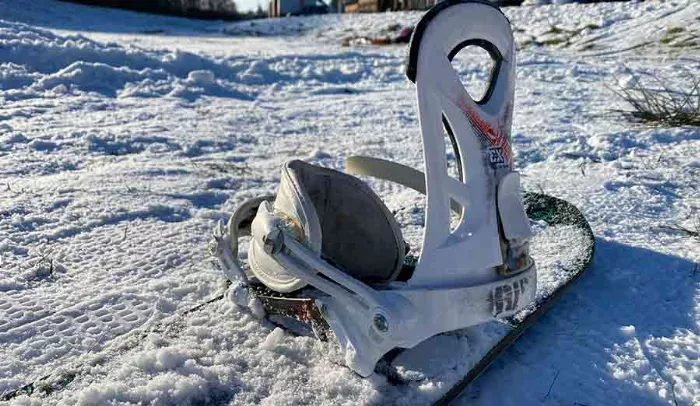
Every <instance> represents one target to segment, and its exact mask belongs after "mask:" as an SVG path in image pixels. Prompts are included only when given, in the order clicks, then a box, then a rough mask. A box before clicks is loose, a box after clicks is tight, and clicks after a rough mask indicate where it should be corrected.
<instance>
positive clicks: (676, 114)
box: [610, 69, 700, 127]
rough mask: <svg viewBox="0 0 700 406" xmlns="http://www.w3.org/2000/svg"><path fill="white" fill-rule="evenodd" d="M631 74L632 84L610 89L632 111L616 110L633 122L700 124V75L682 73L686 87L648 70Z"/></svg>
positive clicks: (668, 124)
mask: <svg viewBox="0 0 700 406" xmlns="http://www.w3.org/2000/svg"><path fill="white" fill-rule="evenodd" d="M627 73H628V74H630V75H631V77H632V80H631V83H632V84H631V85H630V86H625V87H623V86H617V87H616V88H612V87H611V88H610V89H611V90H612V91H613V92H614V93H615V94H616V95H617V96H619V97H620V98H622V99H623V100H624V101H626V102H627V104H629V105H630V106H631V110H616V111H615V112H617V113H621V114H622V115H623V116H625V117H627V118H628V119H629V120H630V121H635V122H641V123H644V124H647V125H655V126H670V127H682V126H697V127H700V76H696V75H694V74H691V73H686V74H685V75H681V77H683V79H684V80H685V83H684V85H683V90H680V89H674V88H671V87H670V86H668V85H667V82H666V81H664V80H662V79H660V78H658V77H657V76H655V75H653V74H649V73H635V72H632V71H631V70H630V69H627Z"/></svg>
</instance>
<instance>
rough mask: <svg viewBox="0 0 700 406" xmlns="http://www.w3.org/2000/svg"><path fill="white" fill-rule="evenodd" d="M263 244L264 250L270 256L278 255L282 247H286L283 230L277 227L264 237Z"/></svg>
mask: <svg viewBox="0 0 700 406" xmlns="http://www.w3.org/2000/svg"><path fill="white" fill-rule="evenodd" d="M262 242H263V250H265V252H266V253H267V254H268V255H274V254H276V253H278V252H279V251H280V250H281V249H282V245H284V234H283V233H282V230H280V229H279V228H277V227H275V228H273V229H272V230H270V232H269V233H267V234H265V235H264V236H263V238H262Z"/></svg>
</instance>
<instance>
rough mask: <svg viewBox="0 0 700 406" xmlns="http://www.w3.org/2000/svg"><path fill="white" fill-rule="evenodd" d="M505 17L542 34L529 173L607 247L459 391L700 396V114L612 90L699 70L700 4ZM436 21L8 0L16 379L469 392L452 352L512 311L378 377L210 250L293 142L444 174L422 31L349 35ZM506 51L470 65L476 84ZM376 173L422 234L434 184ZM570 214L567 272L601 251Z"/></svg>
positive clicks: (113, 400)
mask: <svg viewBox="0 0 700 406" xmlns="http://www.w3.org/2000/svg"><path fill="white" fill-rule="evenodd" d="M504 11H505V13H506V14H507V16H508V17H509V19H510V21H511V23H512V25H513V27H514V32H515V36H516V41H517V43H518V48H519V52H518V56H517V59H518V65H517V75H518V82H517V90H516V104H515V113H514V114H515V115H514V123H513V134H512V138H513V143H514V150H515V152H516V157H517V158H516V159H517V162H518V166H519V170H520V171H521V172H522V173H523V175H524V181H525V186H526V188H527V189H529V190H533V191H539V190H542V191H544V192H545V193H547V194H551V195H553V196H557V197H560V198H563V199H566V200H568V201H570V202H572V203H574V204H575V205H577V206H578V207H579V208H580V209H581V210H582V212H583V213H584V214H585V215H586V217H587V219H588V220H589V222H590V224H591V226H592V228H593V231H594V233H595V235H596V237H597V247H596V257H595V261H594V263H593V266H592V267H591V268H590V269H589V271H588V272H587V274H586V275H584V276H583V277H582V279H580V280H579V281H578V282H577V283H576V285H575V286H573V287H572V289H570V290H569V291H568V292H567V293H566V294H565V295H564V297H563V299H562V300H561V301H560V302H559V303H558V304H557V305H556V306H555V307H554V308H553V309H552V310H551V311H550V312H549V313H548V314H547V315H546V316H545V317H544V318H543V319H541V320H540V321H539V322H538V323H537V324H536V325H535V326H534V327H532V328H531V329H530V330H529V331H528V332H527V333H526V334H525V335H523V336H522V337H521V338H520V339H519V341H518V342H517V343H516V344H515V345H514V346H513V347H512V348H511V349H509V350H508V351H507V352H506V353H505V354H504V355H503V356H502V357H501V358H499V360H498V361H496V362H495V363H494V364H493V365H492V366H491V367H490V369H489V370H488V371H487V372H486V373H484V374H483V375H482V376H481V377H480V378H479V379H478V380H477V381H476V382H475V383H474V384H472V385H471V386H470V387H469V388H468V389H467V390H466V391H465V392H464V394H463V395H462V397H461V398H460V399H459V400H458V401H457V403H458V404H483V405H490V404H501V405H527V404H545V405H550V404H551V405H558V404H565V405H571V404H586V405H601V404H605V405H629V404H640V405H665V404H676V403H677V404H692V403H693V402H694V401H696V400H700V359H699V355H700V326H699V322H700V315H699V313H698V312H700V284H699V283H698V278H700V273H698V270H699V269H700V265H698V263H699V262H700V239H698V238H696V237H693V236H692V235H689V234H688V233H686V232H684V231H682V230H681V228H685V229H688V230H698V229H700V158H698V157H699V156H700V129H698V128H694V127H682V128H665V127H661V128H652V127H645V126H642V125H640V124H635V123H630V122H629V121H627V120H626V119H624V118H623V117H622V116H620V115H619V114H616V113H614V110H618V109H625V108H628V106H626V105H625V103H624V102H623V101H621V100H620V99H619V98H618V97H617V96H615V94H614V92H613V91H612V90H611V89H614V88H615V87H616V86H629V85H630V84H631V81H632V80H633V78H632V77H631V75H629V70H632V71H636V72H646V73H650V74H654V75H657V76H659V77H661V78H664V80H666V81H667V82H668V83H669V85H670V86H672V87H677V88H682V87H683V86H684V85H687V83H688V81H687V80H686V79H684V78H687V75H688V74H695V75H696V76H698V75H700V40H698V38H699V37H700V4H699V3H698V2H697V1H694V0H678V1H666V2H660V1H659V2H657V1H648V2H643V3H642V2H626V3H604V4H588V5H582V4H578V5H577V4H569V5H547V6H527V7H514V8H506V9H504ZM421 15H422V13H420V12H401V13H380V14H367V15H326V16H312V17H290V18H283V19H269V20H260V21H248V22H240V23H224V22H212V21H194V20H186V19H178V18H171V17H162V16H153V15H147V14H137V13H132V12H126V11H120V10H113V9H100V8H90V7H86V6H80V5H75V4H70V3H64V2H59V1H53V0H0V396H2V395H3V394H8V393H13V392H14V393H16V396H13V397H12V399H10V400H9V403H11V404H17V405H53V404H80V405H101V404H108V403H110V404H154V405H174V404H177V405H185V404H234V405H237V404H241V405H243V404H267V405H279V404H348V405H349V404H353V405H354V404H388V403H395V404H422V403H429V402H431V401H433V400H435V399H436V398H438V397H439V396H440V395H441V394H442V393H444V392H445V391H446V390H448V389H449V385H450V384H451V383H454V382H455V381H456V380H458V379H459V376H461V374H462V373H463V371H464V370H465V368H467V367H468V363H469V362H472V361H473V360H470V359H464V358H459V359H458V358H457V357H452V356H453V355H454V354H456V353H459V354H466V353H468V352H469V350H470V349H472V350H473V351H475V352H478V351H484V350H485V348H486V347H480V346H482V345H484V344H487V343H490V341H489V340H492V337H496V336H498V335H499V334H501V333H502V332H503V329H505V327H504V326H503V325H500V324H497V323H496V324H493V325H487V326H484V327H483V328H479V329H472V330H469V329H468V330H467V331H460V332H455V333H453V334H448V335H442V336H437V337H434V338H432V339H430V340H429V341H428V342H426V343H423V344H421V346H420V347H421V348H417V349H416V351H413V352H407V353H405V354H402V356H401V358H400V359H398V360H397V365H398V368H399V370H400V372H401V373H402V374H404V376H406V377H410V378H412V379H414V380H415V382H414V383H412V384H411V385H406V386H393V385H391V384H390V383H389V382H388V381H387V379H386V378H385V377H383V376H381V375H374V376H372V377H370V378H368V379H362V378H360V377H358V376H357V375H355V374H354V373H353V372H351V371H350V370H349V369H347V368H345V367H343V366H342V362H343V356H342V354H341V353H340V350H339V349H338V348H337V346H335V345H334V344H333V343H322V342H319V341H316V340H313V339H311V338H308V337H295V336H293V335H291V334H287V333H285V332H284V331H282V330H278V329H276V327H275V326H274V325H273V324H271V323H269V322H266V321H261V320H259V319H258V318H256V317H255V316H254V315H252V314H250V313H249V312H247V311H246V310H244V309H241V308H238V307H236V306H235V305H233V304H232V303H231V302H230V301H228V300H213V299H217V298H218V297H220V296H221V295H225V293H226V289H227V287H226V282H225V279H224V277H223V274H222V273H221V272H220V271H218V270H217V269H216V268H215V267H214V265H213V264H212V262H211V259H210V256H209V254H208V252H207V242H208V240H209V236H210V231H211V229H212V227H213V225H214V224H215V222H216V221H218V220H220V219H222V220H225V219H227V217H228V216H229V215H230V213H232V212H233V210H234V209H235V208H236V207H237V205H239V204H240V203H241V202H243V201H244V200H246V199H248V198H251V197H255V196H259V195H263V194H270V193H274V191H275V188H276V185H277V183H278V180H279V173H280V172H279V171H280V166H281V164H282V163H283V162H284V161H286V160H289V159H293V158H300V159H306V160H308V161H310V162H313V163H316V164H321V165H325V166H329V167H333V168H336V169H342V167H343V162H344V158H345V157H347V156H349V155H358V154H359V155H369V156H376V157H381V158H386V159H391V160H394V161H398V162H401V163H403V164H406V165H409V166H412V167H415V168H419V169H420V168H422V165H423V163H422V151H421V146H420V131H419V129H418V120H417V114H416V103H415V89H414V87H413V85H412V84H410V83H409V82H408V81H407V80H406V78H405V75H404V59H405V52H406V50H405V45H388V46H381V47H380V46H373V45H370V44H369V43H367V42H366V41H361V40H360V41H350V40H353V39H357V38H360V39H362V38H382V37H384V36H391V35H393V33H395V32H397V31H398V30H399V29H400V28H401V27H406V26H411V25H412V24H414V23H415V22H416V21H417V20H418V19H419V18H420V16H421ZM347 44H352V45H351V46H347ZM486 66H487V63H486V62H484V61H479V60H473V61H471V60H467V61H466V62H464V64H463V65H462V66H460V73H461V76H462V78H463V80H464V81H465V82H466V83H467V85H468V87H469V86H475V87H478V84H479V81H480V80H482V79H483V78H484V77H485V74H484V71H485V68H486ZM368 181H369V182H370V183H371V185H372V187H373V188H374V189H375V190H376V191H377V192H378V193H379V194H380V195H381V196H382V198H383V199H384V200H385V201H386V203H387V205H388V206H389V208H390V209H392V211H394V212H395V213H396V217H397V219H398V221H399V222H400V224H401V225H402V226H403V227H404V229H405V231H406V237H407V239H408V240H409V242H411V243H412V246H414V247H418V243H419V237H420V232H421V229H422V223H423V215H422V213H423V211H422V207H423V206H422V203H421V198H420V196H419V195H418V194H417V193H415V192H412V191H407V190H405V189H403V188H401V187H399V186H397V185H393V184H390V183H385V182H379V181H371V180H368ZM549 232H551V233H553V235H551V236H549V237H548V236H547V235H545V234H546V233H544V232H543V233H540V234H538V237H537V238H539V240H538V239H537V238H536V240H535V242H534V246H535V247H536V248H537V249H538V250H539V251H538V252H539V255H540V256H539V257H537V255H538V254H535V255H536V258H537V260H538V261H539V263H540V266H542V267H543V268H547V269H553V270H556V269H557V266H559V265H560V264H559V262H558V257H557V255H558V254H560V253H562V252H566V251H574V250H576V249H578V247H577V246H576V240H575V239H573V240H572V239H569V238H567V236H568V233H567V231H566V230H565V229H555V230H551V231H549ZM538 241H539V245H538ZM548 267H549V268H548ZM552 275H555V274H552ZM555 281H556V278H554V279H552V280H547V279H546V278H545V279H542V280H541V281H540V282H542V286H543V288H542V289H545V288H547V287H551V286H552V285H551V284H552V283H555ZM208 301H211V303H209V304H207V305H205V306H203V307H201V308H196V309H194V310H193V308H195V306H198V305H200V304H202V303H205V302H208ZM470 346H471V347H470ZM42 378H45V379H43V380H42ZM32 382H36V383H37V384H35V385H34V386H33V387H31V392H32V393H31V395H30V394H28V393H29V392H30V390H28V389H27V387H25V385H28V384H30V383H32ZM23 387H25V391H24V393H18V392H15V391H16V390H17V389H20V388H23Z"/></svg>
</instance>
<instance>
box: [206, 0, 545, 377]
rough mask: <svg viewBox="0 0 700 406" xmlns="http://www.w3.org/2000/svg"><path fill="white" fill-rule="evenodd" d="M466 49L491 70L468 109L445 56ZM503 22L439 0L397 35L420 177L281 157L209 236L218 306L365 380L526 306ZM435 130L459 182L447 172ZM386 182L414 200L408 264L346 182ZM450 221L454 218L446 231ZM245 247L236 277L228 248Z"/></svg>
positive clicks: (379, 212) (366, 196) (368, 197)
mask: <svg viewBox="0 0 700 406" xmlns="http://www.w3.org/2000/svg"><path fill="white" fill-rule="evenodd" d="M470 45H476V46H479V47H482V48H484V49H485V50H486V51H488V52H489V54H490V55H491V57H492V58H493V60H494V61H495V68H494V70H493V72H492V75H491V81H490V84H489V87H488V89H487V91H486V95H485V96H484V98H483V99H482V100H478V101H475V100H473V99H472V97H471V96H470V95H469V93H468V92H467V91H466V89H465V88H464V86H463V85H462V83H461V82H460V80H459V77H458V75H457V72H456V71H455V70H454V69H453V68H452V65H451V63H450V62H451V60H452V58H453V57H454V56H455V55H456V54H457V53H458V52H459V51H460V50H461V49H463V48H464V47H467V46H470ZM514 69H515V47H514V43H513V35H512V32H511V29H510V24H509V22H508V20H507V19H506V17H505V16H504V15H503V14H502V13H501V11H500V10H499V9H498V8H497V7H495V6H492V5H491V4H489V3H488V2H486V1H474V0H472V1H446V2H443V3H440V4H438V5H437V6H435V7H434V8H432V9H431V10H430V11H428V12H427V13H426V15H425V16H424V17H423V18H422V19H421V21H420V22H419V23H418V25H417V26H416V28H415V31H414V34H413V37H412V38H411V43H410V48H409V57H408V62H407V70H406V71H407V76H408V78H409V79H410V80H411V81H412V82H414V83H415V85H416V90H417V99H418V110H419V115H420V126H421V132H422V137H423V152H424V159H425V174H424V173H422V172H420V171H417V170H415V169H413V168H409V167H406V166H403V165H400V164H398V163H394V162H390V161H385V160H381V159H377V158H370V157H360V156H353V157H350V158H348V159H347V162H346V172H347V173H342V172H339V171H335V170H332V169H329V168H323V167H319V166H315V165H311V164H308V163H305V162H302V161H297V160H294V161H290V162H287V163H285V164H284V166H283V168H282V177H281V181H280V186H279V190H278V192H277V195H276V196H264V197H260V198H256V199H252V200H249V201H247V202H245V203H244V204H243V205H242V206H241V207H239V208H238V209H237V210H236V212H235V213H234V214H233V215H232V216H231V218H230V220H229V222H228V224H227V225H226V226H224V224H223V223H220V224H219V225H218V226H217V228H216V229H215V232H214V240H213V244H212V252H213V254H214V255H215V256H216V257H217V258H218V259H219V261H220V264H221V266H222V268H223V271H224V273H225V274H226V276H227V278H228V279H230V280H231V281H232V283H233V285H232V287H231V290H230V297H231V299H232V300H233V301H235V302H236V303H237V304H239V305H241V306H245V307H247V308H249V309H250V310H251V311H252V312H253V313H254V314H256V315H259V316H265V315H267V316H271V315H277V316H291V317H294V318H296V319H298V320H300V321H302V322H305V323H306V324H308V325H310V327H311V329H312V330H313V331H314V332H315V333H316V335H317V336H319V337H320V338H324V337H325V336H326V334H327V333H328V332H329V331H332V332H333V334H334V335H335V337H336V338H337V340H338V341H339V343H340V344H341V346H342V347H343V348H344V350H345V361H346V364H347V365H348V367H350V368H351V369H352V370H354V371H355V372H357V373H358V374H360V375H361V376H368V375H370V374H372V372H373V371H374V369H375V365H376V364H377V361H378V360H379V359H380V358H382V356H384V355H385V354H386V353H387V352H390V351H391V350H393V349H394V348H411V347H414V346H415V345H417V344H418V343H420V342H421V341H423V340H425V339H427V338H429V337H431V336H434V335H436V334H439V333H443V332H447V331H452V330H457V329H461V328H465V327H469V326H473V325H477V324H481V323H485V322H488V321H490V320H494V319H502V318H507V317H510V316H513V315H514V314H516V313H517V312H519V311H520V310H522V309H524V308H525V307H526V306H528V305H529V304H531V303H532V302H533V300H534V299H535V293H536V276H537V274H536V269H535V264H534V261H533V260H532V258H531V256H530V253H529V245H528V242H529V240H530V238H531V236H532V232H531V230H530V224H529V220H528V217H527V215H526V213H525V207H524V204H523V199H522V195H521V192H520V179H519V175H518V173H517V172H516V171H514V166H513V155H512V150H511V141H510V127H511V121H512V105H513V96H514V81H515V70H514ZM444 131H447V133H448V135H449V137H450V140H451V142H452V145H453V147H454V150H455V156H456V161H457V167H458V171H459V180H458V179H455V178H453V177H451V176H450V175H449V174H448V172H447V158H446V150H445V143H444ZM353 174H354V175H369V176H374V177H377V178H381V179H385V180H390V181H393V182H396V183H399V184H402V185H404V186H407V187H409V188H411V189H414V190H416V191H419V192H421V193H424V194H425V195H426V222H425V232H424V236H423V247H422V252H421V255H420V257H419V259H418V260H417V263H415V264H410V263H407V262H410V261H407V257H406V252H407V248H406V244H405V243H404V240H403V238H402V235H401V229H400V227H399V226H398V224H397V223H396V220H395V219H394V217H393V215H392V214H391V212H390V211H389V210H388V209H387V208H386V206H385V205H384V203H383V202H382V201H381V200H380V198H379V197H378V196H377V195H376V194H375V193H374V192H373V191H372V190H371V189H370V188H369V187H368V186H367V185H366V184H365V183H363V182H362V181H361V180H359V179H358V178H356V177H354V176H352V175H353ZM450 211H454V212H457V213H458V214H459V215H460V218H459V221H458V223H457V224H456V226H455V227H454V228H452V229H451V227H450V214H451V213H450ZM246 235H249V236H250V237H251V240H250V244H249V250H248V256H247V257H248V268H249V269H248V270H246V269H244V268H243V266H242V264H241V263H240V262H239V260H238V239H239V237H242V236H246Z"/></svg>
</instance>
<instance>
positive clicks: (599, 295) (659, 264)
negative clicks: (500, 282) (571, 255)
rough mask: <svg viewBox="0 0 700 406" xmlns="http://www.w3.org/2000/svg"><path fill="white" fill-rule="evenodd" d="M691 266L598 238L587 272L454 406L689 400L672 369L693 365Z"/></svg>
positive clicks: (697, 341) (695, 284)
mask: <svg viewBox="0 0 700 406" xmlns="http://www.w3.org/2000/svg"><path fill="white" fill-rule="evenodd" d="M694 267H695V264H694V263H693V262H691V261H689V260H687V259H684V258H680V257H677V256H673V255H667V254H663V253H659V252H656V251H652V250H648V249H645V248H638V247H633V246H630V245H625V244H620V243H616V242H612V241H605V240H601V239H598V238H596V254H595V258H594V261H593V263H592V265H591V267H590V269H588V270H587V274H584V275H583V276H582V278H581V279H580V280H579V281H578V282H577V283H575V284H574V285H573V286H571V288H570V289H569V290H568V291H567V292H565V294H564V295H563V297H562V299H561V300H560V302H559V303H557V304H555V305H554V307H553V308H552V309H551V310H550V311H549V313H548V314H546V315H545V316H543V317H542V319H541V320H540V321H539V322H537V323H536V324H535V325H534V326H533V327H531V328H530V330H529V331H527V332H526V333H525V334H524V335H523V336H522V337H521V338H520V340H519V341H518V342H516V344H515V345H514V346H513V347H511V348H510V349H509V350H508V351H506V352H505V353H504V354H503V356H502V357H501V358H499V359H498V360H497V361H496V362H494V364H493V365H492V366H491V367H490V368H489V369H488V370H487V371H486V372H485V373H484V375H483V376H482V377H481V378H480V379H478V380H477V381H476V382H475V383H474V384H473V385H472V386H471V387H470V388H469V389H467V390H466V391H465V393H464V394H463V395H462V397H461V398H460V400H459V401H457V402H456V403H457V404H467V403H468V404H483V405H489V404H499V405H510V404H512V405H523V404H567V405H571V404H575V405H576V404H579V405H602V404H605V405H630V404H635V405H661V404H664V405H666V404H668V403H669V401H671V400H672V399H673V396H674V395H673V394H672V391H675V392H676V394H675V395H676V396H677V397H680V398H679V401H681V400H684V401H685V400H690V401H692V393H690V392H685V396H683V394H684V392H683V391H684V389H683V387H682V386H683V385H678V386H677V387H675V388H672V385H671V384H672V383H674V381H675V380H674V377H673V376H672V375H675V374H674V372H675V371H674V370H673V368H674V366H675V368H679V367H678V366H677V365H678V364H682V365H684V366H683V367H680V372H681V373H683V372H684V371H685V370H684V368H688V367H690V368H691V369H692V365H695V366H697V365H698V363H697V356H694V355H693V354H694V351H695V350H697V349H698V348H700V338H698V337H697V336H696V334H699V333H700V331H699V329H698V325H697V316H696V303H695V300H696V299H695V297H696V295H697V294H698V292H699V291H700V283H699V281H700V272H697V274H696V272H695V271H694ZM671 347H673V350H671ZM672 360H673V361H674V362H673V364H671V361H672ZM679 360H680V362H678V361H679ZM689 363H690V364H689ZM691 378H692V376H691ZM691 384H693V382H692V379H691ZM503 388H508V390H506V391H504V390H503ZM689 389H690V388H689ZM683 397H689V398H688V399H682V398H683Z"/></svg>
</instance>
